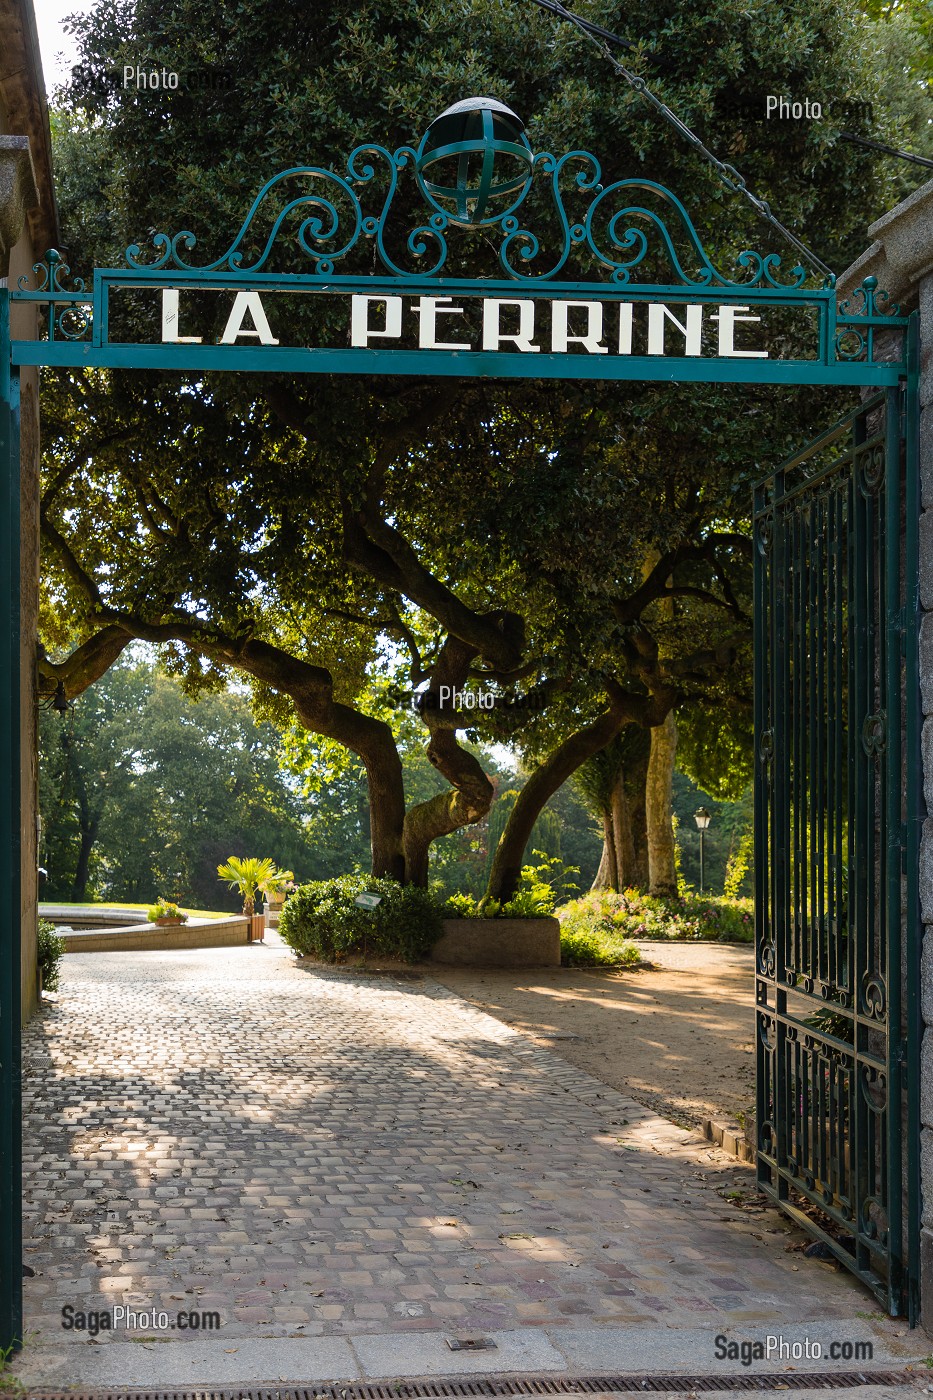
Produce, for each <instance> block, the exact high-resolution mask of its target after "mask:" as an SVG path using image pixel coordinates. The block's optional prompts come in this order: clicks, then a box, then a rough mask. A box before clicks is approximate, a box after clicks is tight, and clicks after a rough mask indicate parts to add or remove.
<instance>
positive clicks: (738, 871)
mask: <svg viewBox="0 0 933 1400" xmlns="http://www.w3.org/2000/svg"><path fill="white" fill-rule="evenodd" d="M754 854H755V833H754V832H753V831H746V832H745V834H744V835H743V836H741V837H740V838H739V842H738V845H737V846H736V847H735V848H734V850H733V852H732V854H731V855H730V857H729V860H728V863H727V865H726V878H725V880H724V882H723V887H722V892H723V894H724V895H725V897H726V899H737V898H738V895H739V890H740V889H741V888H742V885H743V884H744V881H745V876H746V874H747V872H748V867H749V865H750V864H751V862H752V859H753V857H754Z"/></svg>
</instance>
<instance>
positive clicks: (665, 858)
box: [645, 711, 677, 895]
mask: <svg viewBox="0 0 933 1400" xmlns="http://www.w3.org/2000/svg"><path fill="white" fill-rule="evenodd" d="M676 757H677V721H676V719H675V718H674V712H673V711H671V713H670V714H669V715H668V716H667V719H666V720H665V721H664V723H663V724H661V725H658V726H657V728H655V729H652V731H651V755H650V757H649V759H648V776H647V779H646V781H645V820H646V827H647V846H648V889H649V891H650V893H651V894H659V895H670V894H676V893H677V869H676V865H675V859H674V828H673V825H672V823H671V793H672V788H673V780H674V761H675V759H676Z"/></svg>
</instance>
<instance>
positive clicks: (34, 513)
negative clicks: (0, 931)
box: [0, 0, 58, 1020]
mask: <svg viewBox="0 0 933 1400" xmlns="http://www.w3.org/2000/svg"><path fill="white" fill-rule="evenodd" d="M57 243H58V227H57V213H56V207H55V196H54V193H53V190H52V169H51V135H50V132H49V116H48V109H47V106H46V99H45V85H44V83H43V79H42V65H41V62H40V58H39V45H38V39H37V37H36V29H35V18H34V14H33V8H32V4H31V3H30V0H0V278H5V279H7V283H8V285H9V286H13V287H15V286H16V284H17V281H18V279H19V278H20V277H22V276H26V275H27V274H29V273H31V271H32V267H33V264H34V263H35V262H37V261H38V260H39V259H40V258H41V257H42V256H43V255H44V254H45V252H46V250H47V249H48V248H50V247H54V246H56V245H57ZM12 319H13V335H14V336H17V337H24V338H30V339H31V338H33V337H34V336H35V335H36V332H37V313H36V311H35V310H34V309H33V308H31V307H29V306H24V305H19V306H16V307H14V308H13V309H12ZM20 432H21V455H20V462H21V502H22V505H21V516H20V521H21V527H20V551H21V561H22V568H21V578H20V590H21V599H22V605H21V617H20V715H21V754H22V768H21V813H22V818H21V830H20V849H21V879H20V888H21V900H20V911H19V912H20V926H21V930H22V963H21V966H22V972H21V995H22V1012H23V1019H24V1020H26V1019H28V1018H29V1016H30V1015H31V1014H32V1012H33V1011H34V1010H35V1008H36V1003H37V987H36V902H37V888H36V884H37V870H38V864H39V862H38V851H37V846H38V840H37V837H38V756H37V707H36V701H37V674H36V643H37V638H38V631H37V628H38V609H39V466H40V459H39V451H40V444H39V383H38V374H37V372H36V370H34V369H29V370H24V371H23V374H22V376H21V414H20Z"/></svg>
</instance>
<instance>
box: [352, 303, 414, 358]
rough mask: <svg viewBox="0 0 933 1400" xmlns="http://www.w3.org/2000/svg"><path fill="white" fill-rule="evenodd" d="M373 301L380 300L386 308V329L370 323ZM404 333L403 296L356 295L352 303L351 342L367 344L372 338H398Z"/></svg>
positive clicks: (359, 344) (358, 344)
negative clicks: (380, 328) (379, 328)
mask: <svg viewBox="0 0 933 1400" xmlns="http://www.w3.org/2000/svg"><path fill="white" fill-rule="evenodd" d="M371 302H380V303H381V304H382V305H383V306H384V307H385V309H386V324H385V330H383V331H380V330H377V329H376V327H375V326H371V325H370V324H369V307H370V303H371ZM401 334H402V298H401V297H368V296H354V297H352V298H351V303H350V344H351V345H356V346H365V345H367V344H368V343H369V341H370V340H376V339H381V340H398V338H399V336H400V335H401Z"/></svg>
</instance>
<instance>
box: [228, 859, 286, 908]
mask: <svg viewBox="0 0 933 1400" xmlns="http://www.w3.org/2000/svg"><path fill="white" fill-rule="evenodd" d="M217 874H218V876H219V878H220V879H221V880H226V882H227V884H228V885H229V886H230V888H231V889H232V890H239V891H240V894H241V895H242V896H243V913H244V914H246V915H247V916H248V917H249V916H251V915H252V913H253V911H254V909H255V907H256V891H257V890H260V889H262V888H263V886H264V885H265V884H267V883H268V881H269V880H270V879H271V878H272V876H273V875H274V874H275V861H273V860H257V858H256V857H255V856H249V857H247V859H245V860H241V858H240V857H239V856H228V857H227V860H226V861H225V862H224V864H223V865H218V867H217Z"/></svg>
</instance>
